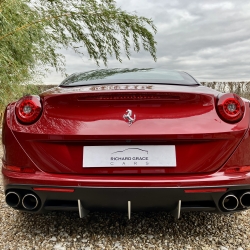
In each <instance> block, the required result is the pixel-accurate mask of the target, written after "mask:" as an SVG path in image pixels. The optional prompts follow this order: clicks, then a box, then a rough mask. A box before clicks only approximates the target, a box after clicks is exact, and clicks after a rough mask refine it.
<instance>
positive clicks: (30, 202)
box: [22, 194, 39, 210]
mask: <svg viewBox="0 0 250 250" xmlns="http://www.w3.org/2000/svg"><path fill="white" fill-rule="evenodd" d="M38 203H39V202H38V199H37V197H36V196H35V195H34V194H26V195H24V197H23V199H22V204H23V207H24V208H26V209H27V210H34V209H36V208H37V206H38Z"/></svg>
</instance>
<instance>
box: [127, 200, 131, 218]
mask: <svg viewBox="0 0 250 250" xmlns="http://www.w3.org/2000/svg"><path fill="white" fill-rule="evenodd" d="M130 218H131V201H128V219H129V220H130Z"/></svg>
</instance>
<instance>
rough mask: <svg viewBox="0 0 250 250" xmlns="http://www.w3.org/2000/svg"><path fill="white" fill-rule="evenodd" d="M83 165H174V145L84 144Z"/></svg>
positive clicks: (91, 166) (89, 166)
mask: <svg viewBox="0 0 250 250" xmlns="http://www.w3.org/2000/svg"><path fill="white" fill-rule="evenodd" d="M83 167H84V168H93V167H176V152H175V146H174V145H166V146H165V145H163V146H162V145H143V146H136V145H132V146H84V147H83Z"/></svg>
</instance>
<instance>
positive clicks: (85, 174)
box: [2, 82, 250, 217]
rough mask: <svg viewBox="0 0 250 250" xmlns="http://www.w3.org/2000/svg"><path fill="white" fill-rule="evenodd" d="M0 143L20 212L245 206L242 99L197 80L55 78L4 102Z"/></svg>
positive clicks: (248, 185)
mask: <svg viewBox="0 0 250 250" xmlns="http://www.w3.org/2000/svg"><path fill="white" fill-rule="evenodd" d="M32 105H33V106H32ZM29 107H30V108H31V109H32V110H33V111H32V112H33V113H32V118H30V116H29V112H31V111H30V109H29ZM27 114H28V115H27ZM26 118H28V119H26ZM25 119H26V120H25ZM32 119H33V120H32ZM3 145H4V151H5V154H4V157H3V169H2V172H3V179H4V188H5V194H6V202H7V203H8V204H9V205H10V206H11V207H13V208H16V209H20V210H24V211H30V212H36V213H38V212H44V211H47V210H76V211H79V213H80V216H83V215H84V214H85V212H86V211H87V210H100V209H101V210H122V211H128V213H129V216H130V214H131V211H132V212H133V211H140V210H165V211H172V212H173V214H174V215H175V216H176V217H179V215H180V212H181V211H193V210H195V211H211V212H220V213H227V212H234V211H241V210H244V209H247V208H248V207H249V206H250V199H249V198H250V192H249V190H250V174H249V172H250V156H249V154H248V153H247V152H249V151H248V150H249V147H250V141H249V103H248V102H245V101H243V100H241V99H240V98H239V97H238V96H236V95H234V94H221V93H219V92H217V91H214V90H210V89H208V88H206V87H202V86H200V85H191V86H183V85H166V84H165V85H162V84H154V83H152V82H151V83H130V84H127V83H119V84H103V85H89V86H74V87H63V86H62V87H57V88H55V89H53V90H50V91H48V92H45V93H43V94H42V95H41V96H39V97H34V96H33V97H25V98H23V99H21V100H20V101H19V102H16V103H12V104H10V105H9V106H8V107H7V109H6V112H5V117H4V124H3Z"/></svg>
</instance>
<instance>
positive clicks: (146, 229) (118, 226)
mask: <svg viewBox="0 0 250 250" xmlns="http://www.w3.org/2000/svg"><path fill="white" fill-rule="evenodd" d="M16 216H17V218H16V219H17V220H18V221H19V223H18V224H19V226H20V227H21V228H23V229H25V231H26V233H29V234H31V235H33V236H36V235H37V234H39V235H41V234H42V235H43V236H45V237H46V236H47V237H52V236H55V237H58V236H59V238H60V236H61V237H63V234H66V235H68V236H70V237H72V238H75V237H77V236H78V235H80V236H81V238H82V236H83V235H85V237H86V238H88V239H89V240H95V239H96V238H100V237H104V238H105V237H107V238H118V239H119V238H123V237H125V236H126V237H127V236H129V238H134V237H141V236H142V235H147V236H148V235H151V237H152V238H157V237H159V236H163V238H164V235H167V237H168V238H172V239H173V240H174V239H176V240H178V239H180V240H181V241H182V242H183V241H185V239H188V238H189V237H192V238H193V237H194V238H195V237H196V236H197V237H198V236H199V237H213V238H216V237H217V236H218V232H222V231H225V230H228V228H230V227H231V224H234V223H235V220H237V216H238V215H236V214H232V215H217V214H209V213H195V212H189V213H183V214H182V216H181V219H180V220H178V221H175V220H174V219H173V217H172V216H171V215H170V214H168V213H165V212H152V213H148V212H147V213H135V214H132V218H131V220H128V219H127V215H126V214H125V213H104V212H103V213H99V212H93V213H90V214H89V215H88V216H87V217H86V218H83V219H80V218H79V217H78V213H72V212H51V213H48V214H43V215H33V214H26V213H22V212H17V214H16Z"/></svg>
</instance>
